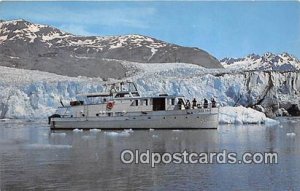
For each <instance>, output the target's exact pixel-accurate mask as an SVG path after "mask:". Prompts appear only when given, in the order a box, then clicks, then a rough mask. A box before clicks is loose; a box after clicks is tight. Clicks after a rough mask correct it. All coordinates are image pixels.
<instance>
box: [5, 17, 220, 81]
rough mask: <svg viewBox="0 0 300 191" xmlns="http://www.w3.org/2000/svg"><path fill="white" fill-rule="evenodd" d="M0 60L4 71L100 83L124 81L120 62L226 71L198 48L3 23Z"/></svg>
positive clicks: (144, 38) (134, 37)
mask: <svg viewBox="0 0 300 191" xmlns="http://www.w3.org/2000/svg"><path fill="white" fill-rule="evenodd" d="M0 57H1V61H0V65H2V66H8V67H15V68H24V69H34V70H40V71H47V72H52V73H56V74H60V75H67V76H79V75H81V76H89V77H102V78H108V77H112V78H122V77H125V76H126V69H125V68H124V67H123V66H122V65H121V64H120V63H119V61H118V60H126V61H134V62H143V63H166V62H184V63H192V64H196V65H200V66H203V67H206V68H222V65H221V64H220V63H219V61H218V60H217V59H216V58H214V57H213V56H211V55H210V54H208V53H207V52H205V51H203V50H201V49H198V48H188V47H182V46H178V45H175V44H170V43H167V42H163V41H160V40H157V39H154V38H151V37H147V36H142V35H125V36H104V37H96V36H88V37H85V36H75V35H72V34H70V33H66V32H63V31H61V30H59V29H56V28H53V27H50V26H46V25H40V24H33V23H30V22H27V21H24V20H14V21H1V22H0ZM112 59H113V60H112Z"/></svg>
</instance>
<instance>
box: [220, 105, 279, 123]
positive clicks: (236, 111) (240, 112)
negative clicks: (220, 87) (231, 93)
mask: <svg viewBox="0 0 300 191" xmlns="http://www.w3.org/2000/svg"><path fill="white" fill-rule="evenodd" d="M219 122H220V123H221V124H231V123H232V124H262V123H267V124H278V123H279V122H278V121H276V120H273V119H269V118H267V117H266V115H265V114H264V113H262V112H259V111H256V110H254V109H252V108H245V107H242V106H239V107H230V106H226V107H221V108H220V115H219Z"/></svg>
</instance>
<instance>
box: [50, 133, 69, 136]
mask: <svg viewBox="0 0 300 191" xmlns="http://www.w3.org/2000/svg"><path fill="white" fill-rule="evenodd" d="M66 135H67V134H66V133H51V136H62V137H65V136H66Z"/></svg>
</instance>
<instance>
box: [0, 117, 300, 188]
mask: <svg viewBox="0 0 300 191" xmlns="http://www.w3.org/2000/svg"><path fill="white" fill-rule="evenodd" d="M290 132H293V133H295V136H287V133H290ZM299 136H300V130H299V121H296V122H293V121H291V120H285V121H283V122H282V124H281V125H277V126H263V125H247V126H234V125H224V126H220V127H219V129H218V130H185V131H171V130H155V131H146V130H142V131H133V132H120V131H118V132H105V131H101V132H96V131H84V132H73V131H58V132H55V133H51V132H49V128H48V127H47V125H46V124H41V123H33V122H22V121H21V122H5V123H0V144H1V146H0V153H1V166H0V169H1V187H0V188H1V190H32V189H42V190H44V189H59V190H63V189H66V190H70V189H71V190H100V189H102V190H135V189H143V190H182V189H189V190H270V189H271V190H289V189H293V190H298V189H300V186H299V179H300V169H299V165H300V164H299V163H300V162H299V161H300V160H299V159H300V148H299V145H300V144H299V143H300V141H299ZM124 149H131V150H135V149H139V150H140V152H144V151H146V150H147V149H149V150H150V151H151V152H159V153H164V152H170V153H172V152H182V151H184V150H187V151H189V152H198V153H199V152H218V151H223V150H224V149H226V150H227V151H229V152H237V153H238V154H240V155H241V154H242V153H243V152H270V151H272V152H278V153H279V164H259V165H253V164H252V165H245V164H244V165H239V164H235V165H233V164H219V165H218V164H168V165H165V164H158V165H157V166H156V168H151V167H150V165H147V164H128V165H125V164H122V163H121V162H120V153H121V151H122V150H124Z"/></svg>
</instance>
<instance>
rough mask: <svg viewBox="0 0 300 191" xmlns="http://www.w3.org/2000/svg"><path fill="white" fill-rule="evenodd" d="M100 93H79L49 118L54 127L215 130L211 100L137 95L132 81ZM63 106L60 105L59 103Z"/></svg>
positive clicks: (118, 84) (216, 123)
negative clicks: (199, 101)
mask: <svg viewBox="0 0 300 191" xmlns="http://www.w3.org/2000/svg"><path fill="white" fill-rule="evenodd" d="M106 87H107V90H108V91H105V92H101V93H90V94H81V95H79V97H82V98H83V101H71V102H70V105H69V106H62V107H59V108H58V109H57V111H56V113H55V114H54V115H52V116H50V117H49V124H50V127H51V129H52V130H56V129H95V128H98V129H215V128H217V127H218V116H219V108H218V107H216V104H215V102H213V103H210V104H208V102H206V103H205V104H199V103H197V101H196V100H195V99H194V100H193V102H192V104H191V103H190V102H189V101H188V100H186V99H185V98H184V96H172V95H167V94H160V95H158V96H154V97H142V96H140V94H139V92H138V90H137V87H136V85H135V84H134V83H133V82H118V83H113V84H108V85H106ZM62 105H63V104H62Z"/></svg>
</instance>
